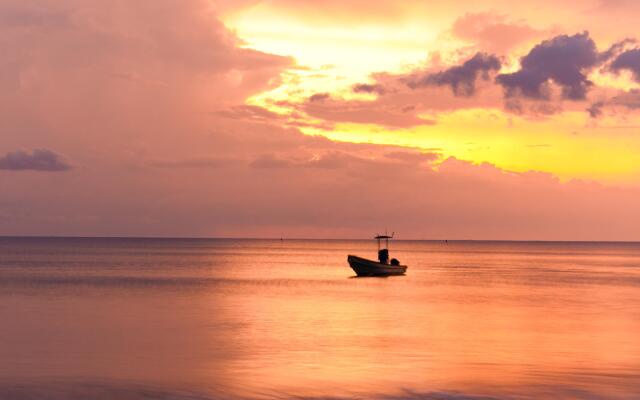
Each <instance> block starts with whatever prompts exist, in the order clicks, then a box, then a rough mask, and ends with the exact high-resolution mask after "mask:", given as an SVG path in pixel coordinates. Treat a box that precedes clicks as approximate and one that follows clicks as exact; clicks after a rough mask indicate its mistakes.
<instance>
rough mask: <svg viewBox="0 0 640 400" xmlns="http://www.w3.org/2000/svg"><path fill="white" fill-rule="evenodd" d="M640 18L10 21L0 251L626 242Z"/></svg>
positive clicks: (590, 3)
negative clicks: (139, 239)
mask: <svg viewBox="0 0 640 400" xmlns="http://www.w3.org/2000/svg"><path fill="white" fill-rule="evenodd" d="M639 12H640V4H639V3H637V2H635V1H631V0H629V1H627V0H607V1H604V0H583V1H568V0H554V1H546V0H543V1H528V0H527V1H521V2H513V1H503V0H488V1H483V2H476V1H459V2H455V4H452V2H449V1H417V0H406V1H401V2H399V1H375V2H371V1H366V2H365V1H361V0H351V1H347V0H341V1H337V0H325V1H311V0H295V1H294V0H270V1H259V0H234V1H231V0H182V1H177V0H140V1H135V2H131V1H124V0H109V1H98V0H4V1H2V2H0V235H73V236H169V237H174V236H177V237H275V238H280V237H285V238H294V237H297V238H327V237H331V238H336V237H337V238H368V237H371V236H372V235H373V234H375V233H376V232H380V231H383V230H385V229H388V230H389V231H395V232H397V235H398V237H399V238H403V239H449V240H453V239H477V240H489V239H491V240H494V239H495V240H626V241H634V240H636V241H637V240H640V228H639V227H640V209H639V208H638V203H639V202H640V133H639V128H640V42H638V39H640V35H637V34H636V32H637V22H636V18H635V16H637V15H638V13H639Z"/></svg>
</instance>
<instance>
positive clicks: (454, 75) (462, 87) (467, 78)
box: [407, 53, 501, 97]
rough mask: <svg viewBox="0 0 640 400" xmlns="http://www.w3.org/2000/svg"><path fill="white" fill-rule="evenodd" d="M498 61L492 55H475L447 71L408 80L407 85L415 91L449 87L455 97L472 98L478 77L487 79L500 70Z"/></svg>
mask: <svg viewBox="0 0 640 400" xmlns="http://www.w3.org/2000/svg"><path fill="white" fill-rule="evenodd" d="M500 66H501V64H500V60H499V59H498V57H496V56H494V55H492V54H486V53H476V55H475V56H473V57H471V58H470V59H468V60H467V61H465V62H464V63H463V64H462V65H456V66H454V67H451V68H449V69H446V70H444V71H441V72H436V73H433V74H428V75H426V76H423V77H420V78H418V79H416V80H409V81H408V82H407V85H408V86H409V87H410V88H412V89H416V88H419V87H423V86H450V87H451V90H453V93H454V94H455V95H456V96H467V97H468V96H472V95H473V94H475V91H476V86H475V83H476V80H477V79H478V76H481V77H482V78H483V79H485V80H487V79H489V72H491V71H498V70H500Z"/></svg>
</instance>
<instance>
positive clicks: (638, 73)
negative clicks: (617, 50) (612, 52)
mask: <svg viewBox="0 0 640 400" xmlns="http://www.w3.org/2000/svg"><path fill="white" fill-rule="evenodd" d="M622 69H626V70H629V71H631V72H632V73H633V79H635V80H636V81H637V82H640V49H632V50H627V51H625V52H624V53H621V54H620V55H619V56H618V57H616V59H615V60H613V62H612V63H611V70H612V71H614V72H620V70H622Z"/></svg>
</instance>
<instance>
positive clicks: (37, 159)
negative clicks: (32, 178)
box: [0, 149, 71, 172]
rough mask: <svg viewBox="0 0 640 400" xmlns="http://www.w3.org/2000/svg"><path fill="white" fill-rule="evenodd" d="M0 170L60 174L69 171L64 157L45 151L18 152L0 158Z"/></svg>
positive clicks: (69, 167) (69, 166)
mask: <svg viewBox="0 0 640 400" xmlns="http://www.w3.org/2000/svg"><path fill="white" fill-rule="evenodd" d="M0 169H4V170H10V171H27V170H31V171H48V172H61V171H68V170H70V169H71V165H70V164H69V163H67V161H66V160H65V159H64V157H62V156H60V155H59V154H56V153H54V152H52V151H51V150H47V149H35V150H33V152H31V154H30V153H28V152H26V151H22V150H18V151H13V152H9V153H7V154H5V155H4V156H3V157H0Z"/></svg>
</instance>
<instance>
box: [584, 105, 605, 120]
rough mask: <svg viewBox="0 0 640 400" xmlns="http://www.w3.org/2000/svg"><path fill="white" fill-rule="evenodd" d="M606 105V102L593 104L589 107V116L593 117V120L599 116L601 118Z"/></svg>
mask: <svg viewBox="0 0 640 400" xmlns="http://www.w3.org/2000/svg"><path fill="white" fill-rule="evenodd" d="M605 104H606V103H605V102H604V101H597V102H595V103H593V104H591V105H590V106H589V107H587V112H588V113H589V116H591V118H598V117H599V116H601V115H602V108H603V107H604V106H605Z"/></svg>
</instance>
